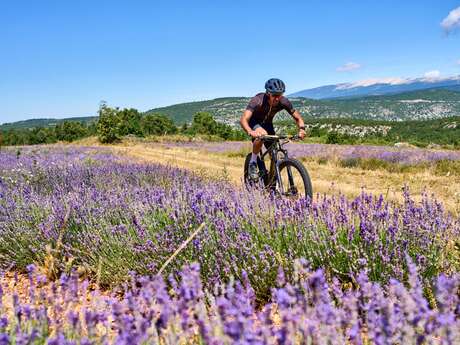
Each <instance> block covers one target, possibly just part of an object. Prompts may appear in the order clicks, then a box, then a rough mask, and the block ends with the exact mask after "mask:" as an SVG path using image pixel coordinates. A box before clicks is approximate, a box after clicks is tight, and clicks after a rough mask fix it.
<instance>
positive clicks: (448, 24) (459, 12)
mask: <svg viewBox="0 0 460 345" xmlns="http://www.w3.org/2000/svg"><path fill="white" fill-rule="evenodd" d="M441 26H442V28H443V29H444V30H445V31H446V33H448V34H449V33H450V32H452V31H453V30H455V29H458V28H460V6H459V7H457V8H456V9H454V10H452V11H450V12H449V15H448V16H447V17H446V18H444V20H443V21H442V22H441Z"/></svg>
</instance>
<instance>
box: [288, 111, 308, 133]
mask: <svg viewBox="0 0 460 345" xmlns="http://www.w3.org/2000/svg"><path fill="white" fill-rule="evenodd" d="M291 116H292V117H293V118H294V120H295V123H296V124H297V128H299V137H300V138H301V139H303V138H304V137H305V123H304V122H303V119H302V116H301V115H300V113H299V111H298V110H294V112H293V113H292V115H291ZM301 127H302V128H303V129H300V128H301Z"/></svg>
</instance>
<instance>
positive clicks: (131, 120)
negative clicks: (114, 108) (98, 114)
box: [118, 108, 142, 135]
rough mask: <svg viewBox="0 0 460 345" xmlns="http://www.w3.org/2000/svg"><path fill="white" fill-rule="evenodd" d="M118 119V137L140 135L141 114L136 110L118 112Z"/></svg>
mask: <svg viewBox="0 0 460 345" xmlns="http://www.w3.org/2000/svg"><path fill="white" fill-rule="evenodd" d="M118 116H119V118H120V125H119V133H120V135H128V134H134V135H142V130H141V114H140V113H139V111H137V109H134V108H129V109H123V110H120V111H119V112H118Z"/></svg>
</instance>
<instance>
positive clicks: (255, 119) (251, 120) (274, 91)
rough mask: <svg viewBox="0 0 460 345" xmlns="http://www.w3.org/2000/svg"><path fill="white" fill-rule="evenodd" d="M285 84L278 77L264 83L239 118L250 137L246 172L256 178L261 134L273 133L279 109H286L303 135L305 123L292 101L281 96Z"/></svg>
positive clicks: (300, 135)
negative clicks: (250, 153)
mask: <svg viewBox="0 0 460 345" xmlns="http://www.w3.org/2000/svg"><path fill="white" fill-rule="evenodd" d="M285 90H286V86H285V85H284V83H283V81H282V80H280V79H276V78H272V79H269V80H267V82H266V83H265V92H261V93H258V94H257V95H255V96H254V97H252V98H251V100H250V101H249V104H248V106H247V107H246V110H245V111H244V112H243V115H242V116H241V119H240V124H241V127H242V128H243V130H244V131H246V133H248V135H250V136H251V137H252V142H253V144H252V156H251V160H250V162H249V170H248V174H249V177H250V178H251V179H254V180H256V179H257V178H258V176H259V174H258V171H257V155H258V154H259V152H260V150H261V149H262V140H260V137H261V136H263V135H267V134H270V135H274V134H275V129H274V128H273V118H274V117H275V114H276V113H277V112H279V111H281V110H283V109H284V110H286V111H287V112H288V113H289V114H290V115H291V116H292V117H293V118H294V120H295V122H296V124H297V127H298V128H299V137H300V139H303V138H304V137H305V124H304V122H303V119H302V116H301V115H300V113H299V112H298V111H297V110H296V109H294V107H293V106H292V103H291V102H290V101H289V100H288V99H287V98H286V97H284V96H283V93H284V91H285Z"/></svg>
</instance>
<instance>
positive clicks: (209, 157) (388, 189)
mask: <svg viewBox="0 0 460 345" xmlns="http://www.w3.org/2000/svg"><path fill="white" fill-rule="evenodd" d="M114 148H115V149H116V150H117V151H119V152H121V153H123V154H127V155H130V156H133V157H136V158H138V159H140V160H142V161H148V162H156V163H162V164H170V165H173V166H177V167H181V168H186V169H190V170H193V171H195V172H198V173H199V174H203V175H205V176H214V177H227V178H229V179H230V180H231V181H232V182H233V183H235V184H237V185H240V184H241V183H242V166H243V162H244V159H243V158H242V157H229V156H228V155H226V154H218V153H210V152H205V151H200V150H195V149H184V148H168V147H165V146H161V145H142V144H130V145H125V146H115V147H114ZM305 165H306V166H307V169H308V171H309V173H310V177H311V179H312V182H313V188H314V192H315V193H328V194H331V193H333V194H337V193H342V194H345V195H346V196H349V197H354V196H356V195H358V194H359V193H361V191H362V190H363V189H364V190H365V191H367V192H371V193H374V194H383V195H385V196H386V197H388V198H389V199H391V200H401V199H402V193H401V190H402V188H403V186H404V185H405V184H407V185H408V186H409V188H410V190H411V194H412V195H413V196H414V197H415V198H416V199H418V200H420V198H421V193H422V192H423V191H426V192H428V193H429V194H431V193H434V194H435V195H436V197H437V198H438V200H440V201H442V202H443V203H444V205H445V206H446V208H447V209H449V210H451V211H453V212H455V213H458V212H459V211H460V192H459V191H460V177H458V176H436V175H434V174H432V173H431V172H430V171H428V170H426V171H421V172H417V173H390V172H388V171H385V170H376V171H370V170H363V169H359V168H343V167H339V166H337V165H336V164H335V163H334V162H328V163H326V164H319V163H317V162H315V161H313V160H309V161H306V162H305Z"/></svg>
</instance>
